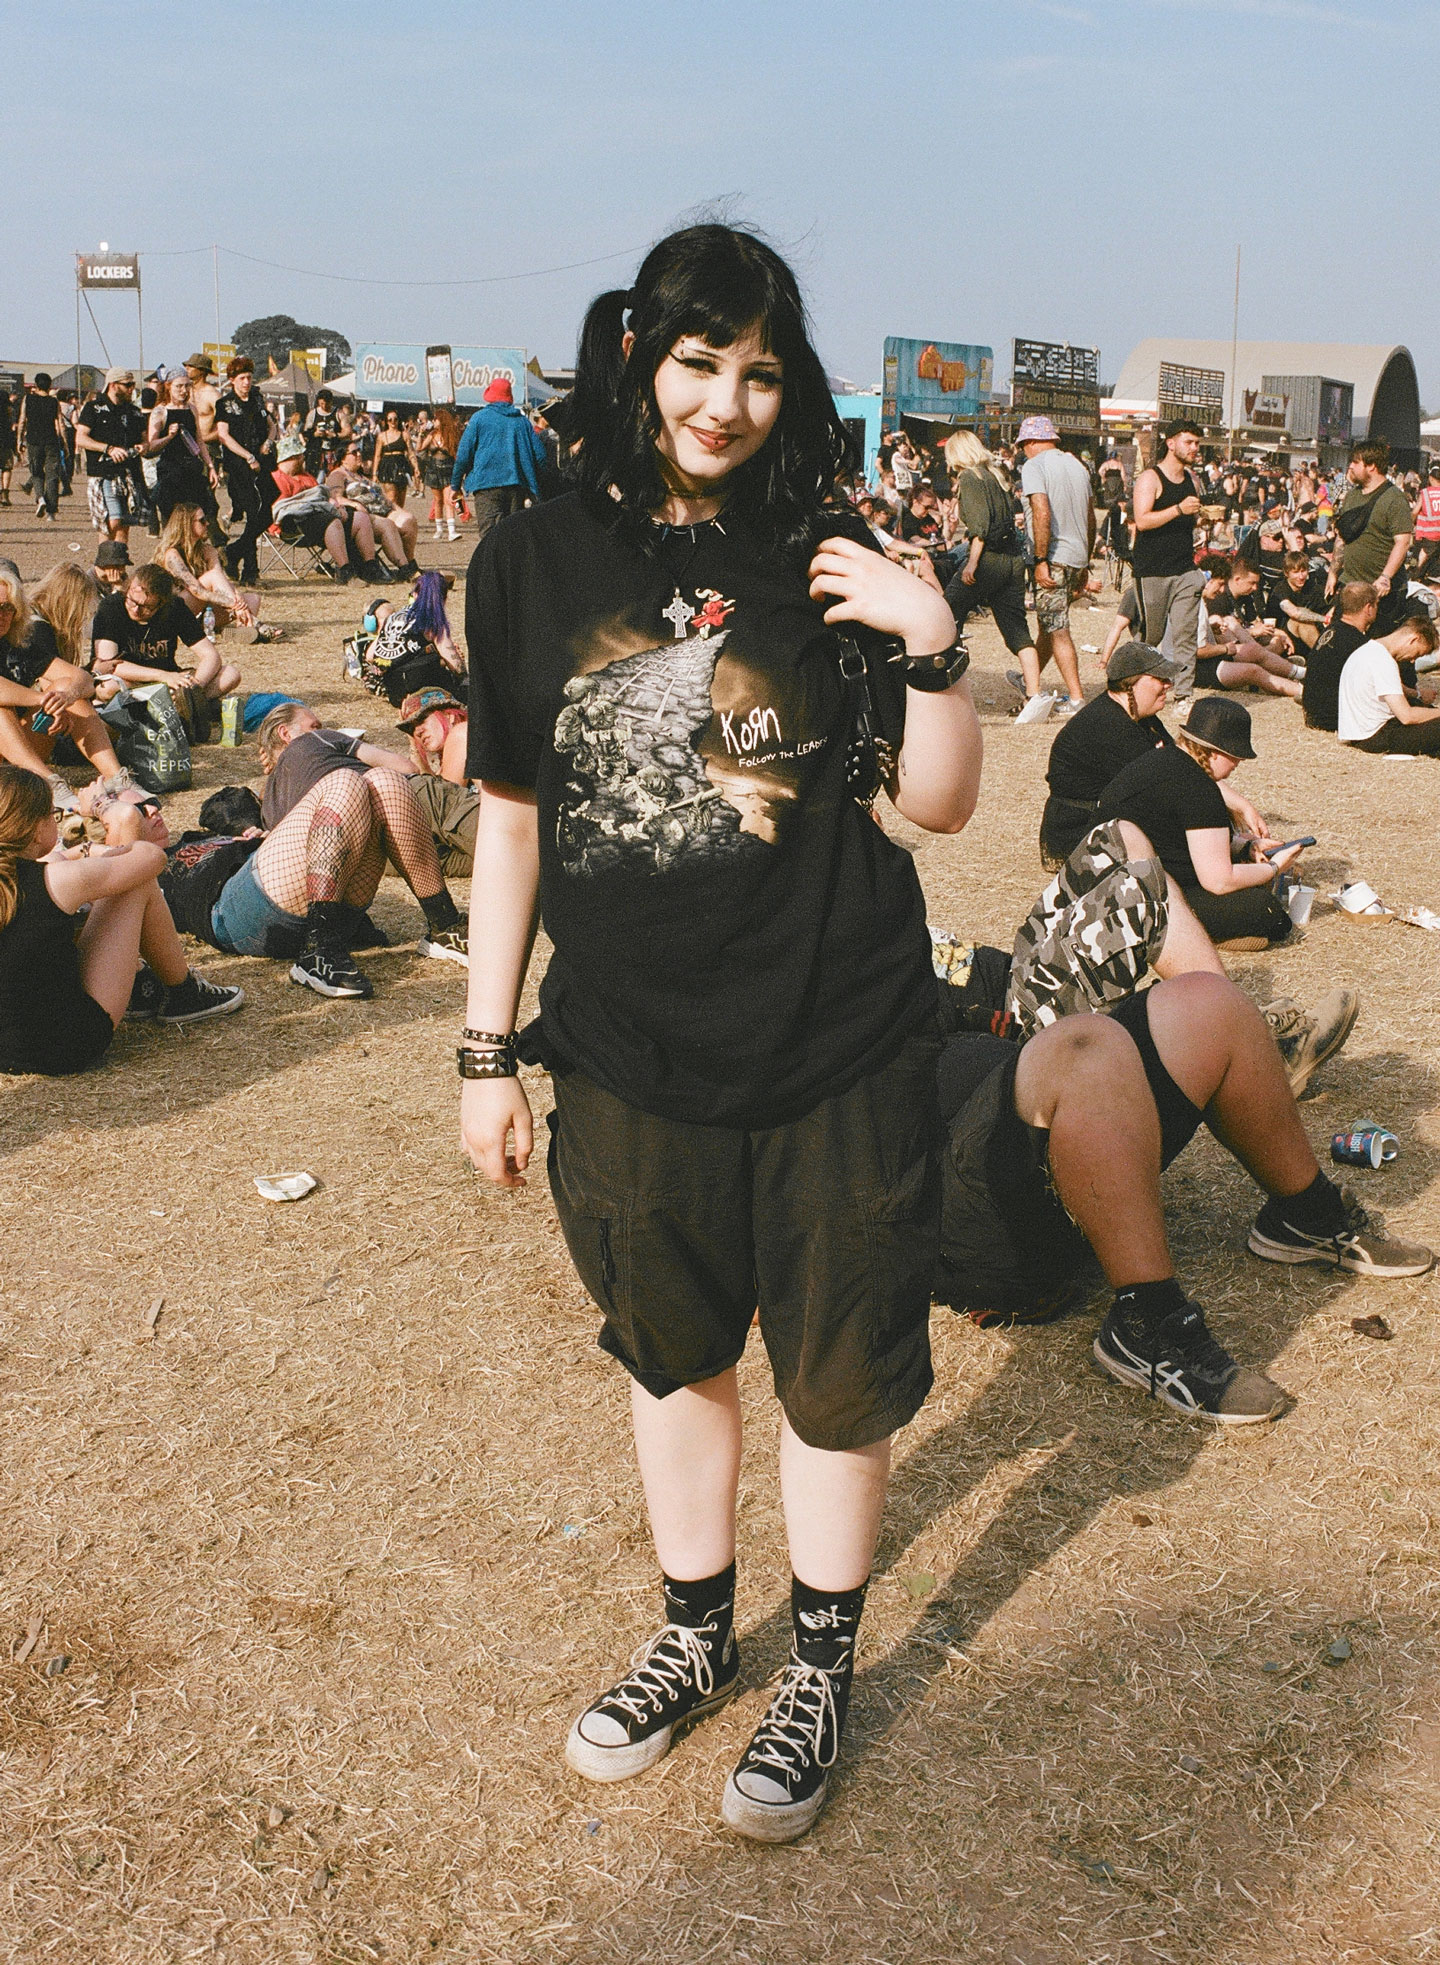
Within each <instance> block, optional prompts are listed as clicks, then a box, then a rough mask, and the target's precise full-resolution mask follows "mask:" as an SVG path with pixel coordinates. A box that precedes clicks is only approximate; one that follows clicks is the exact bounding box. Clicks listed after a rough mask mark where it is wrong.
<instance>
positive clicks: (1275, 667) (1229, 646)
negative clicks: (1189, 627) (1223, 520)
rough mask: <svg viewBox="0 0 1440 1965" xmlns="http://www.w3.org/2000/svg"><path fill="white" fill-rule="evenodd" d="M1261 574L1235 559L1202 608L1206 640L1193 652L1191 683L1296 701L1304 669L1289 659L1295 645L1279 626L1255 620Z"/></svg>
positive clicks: (1256, 617)
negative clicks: (1207, 631) (1208, 636)
mask: <svg viewBox="0 0 1440 1965" xmlns="http://www.w3.org/2000/svg"><path fill="white" fill-rule="evenodd" d="M1259 588H1260V575H1259V573H1258V572H1257V571H1256V569H1255V568H1254V567H1253V566H1252V565H1251V564H1250V563H1249V561H1248V560H1236V562H1235V564H1234V566H1233V567H1232V568H1231V570H1230V573H1229V576H1228V577H1227V578H1226V579H1225V580H1224V581H1223V583H1222V584H1221V585H1220V587H1219V588H1218V590H1217V591H1216V593H1215V594H1214V596H1213V598H1212V597H1211V596H1210V594H1209V589H1208V588H1207V590H1206V596H1205V608H1206V613H1207V615H1208V618H1209V622H1210V634H1211V639H1210V641H1209V643H1208V645H1206V646H1203V647H1201V648H1200V649H1198V650H1197V651H1196V658H1195V682H1196V685H1197V687H1199V688H1202V689H1258V690H1260V691H1261V693H1262V694H1264V695H1267V696H1292V697H1294V698H1296V700H1297V701H1298V699H1299V696H1300V687H1301V678H1302V677H1303V676H1304V673H1305V671H1304V669H1303V668H1302V667H1301V666H1300V665H1299V664H1297V663H1296V662H1295V661H1294V660H1292V657H1293V655H1294V653H1295V644H1294V642H1293V641H1291V639H1290V637H1289V635H1288V634H1286V633H1285V631H1284V630H1283V629H1282V628H1277V627H1267V626H1266V625H1265V624H1264V623H1263V622H1262V621H1261V619H1260V615H1259V612H1258V608H1259V603H1258V601H1257V600H1256V598H1255V597H1256V595H1257V593H1258V592H1259Z"/></svg>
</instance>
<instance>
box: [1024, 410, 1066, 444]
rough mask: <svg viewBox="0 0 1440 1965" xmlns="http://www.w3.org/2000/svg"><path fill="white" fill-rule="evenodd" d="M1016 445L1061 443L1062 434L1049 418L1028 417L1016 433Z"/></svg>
mask: <svg viewBox="0 0 1440 1965" xmlns="http://www.w3.org/2000/svg"><path fill="white" fill-rule="evenodd" d="M1015 441H1016V443H1059V441H1060V432H1059V431H1058V430H1057V429H1056V428H1055V425H1054V422H1053V421H1052V420H1051V418H1050V417H1048V416H1027V417H1026V418H1025V421H1024V422H1023V423H1022V424H1021V425H1020V428H1019V429H1018V430H1017V431H1016V433H1015Z"/></svg>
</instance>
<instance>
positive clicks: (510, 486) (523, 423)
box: [450, 375, 545, 539]
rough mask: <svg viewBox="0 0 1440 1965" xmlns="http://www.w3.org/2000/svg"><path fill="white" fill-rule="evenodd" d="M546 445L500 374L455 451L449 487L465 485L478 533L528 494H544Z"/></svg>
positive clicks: (489, 387) (486, 393)
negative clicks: (518, 407)
mask: <svg viewBox="0 0 1440 1965" xmlns="http://www.w3.org/2000/svg"><path fill="white" fill-rule="evenodd" d="M544 458H545V445H544V443H543V442H542V441H541V439H540V437H539V436H538V435H537V434H536V432H535V431H534V429H533V428H532V427H531V424H530V419H529V417H528V416H526V415H525V414H524V412H523V411H522V410H518V409H517V408H516V407H515V399H514V396H513V395H512V393H511V389H510V380H509V377H508V376H504V375H497V376H496V378H495V380H494V381H493V382H491V383H490V384H489V385H488V387H487V388H486V390H485V406H484V408H483V409H478V410H477V411H476V412H475V414H474V415H473V416H472V417H471V418H470V421H469V422H468V423H467V424H466V425H465V428H464V430H463V431H462V432H461V436H460V448H459V449H458V450H457V451H456V453H455V468H454V470H453V471H452V472H451V474H450V483H451V487H452V488H453V489H454V490H456V491H459V490H461V489H462V487H463V489H464V491H465V494H466V496H467V497H468V498H469V500H470V504H471V507H472V509H473V511H474V513H475V523H476V525H477V526H478V528H479V531H480V537H481V538H482V539H483V538H484V537H485V534H486V533H487V532H488V531H489V530H490V528H491V526H492V525H494V523H495V521H496V519H503V518H506V517H508V516H509V514H510V513H511V512H518V511H519V510H520V507H521V506H522V505H523V504H524V503H525V500H526V499H527V498H538V497H539V496H540V467H541V464H542V463H543V461H544Z"/></svg>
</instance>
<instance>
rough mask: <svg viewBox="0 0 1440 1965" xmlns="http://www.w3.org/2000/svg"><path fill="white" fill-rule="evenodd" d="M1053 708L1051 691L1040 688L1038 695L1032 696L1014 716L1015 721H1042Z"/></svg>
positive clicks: (1053, 702)
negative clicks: (1017, 714)
mask: <svg viewBox="0 0 1440 1965" xmlns="http://www.w3.org/2000/svg"><path fill="white" fill-rule="evenodd" d="M1054 708H1055V696H1054V693H1053V691H1051V690H1049V689H1042V690H1041V691H1040V694H1039V695H1038V696H1032V697H1031V698H1030V700H1029V702H1028V703H1027V704H1026V705H1025V707H1024V709H1023V710H1021V712H1020V714H1019V716H1017V717H1016V719H1015V721H1016V722H1017V723H1044V722H1045V721H1046V720H1047V718H1048V717H1049V716H1050V714H1051V712H1052V711H1053V710H1054Z"/></svg>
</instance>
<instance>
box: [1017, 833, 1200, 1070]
mask: <svg viewBox="0 0 1440 1965" xmlns="http://www.w3.org/2000/svg"><path fill="white" fill-rule="evenodd" d="M1168 923H1169V909H1168V905H1167V900H1166V885H1165V869H1164V868H1163V867H1162V866H1161V864H1160V862H1159V861H1158V860H1153V859H1152V860H1130V859H1127V857H1126V853H1125V842H1124V839H1123V838H1122V836H1121V832H1120V827H1119V824H1118V822H1117V821H1115V820H1113V819H1109V820H1106V821H1105V822H1104V823H1103V824H1101V825H1098V826H1092V827H1091V829H1090V831H1089V832H1087V833H1086V835H1085V837H1084V838H1083V839H1082V840H1081V842H1080V844H1079V845H1078V846H1077V847H1076V848H1075V850H1074V852H1073V853H1072V854H1071V855H1070V857H1069V859H1068V860H1067V861H1066V862H1065V864H1064V866H1063V867H1061V869H1060V871H1059V873H1057V874H1056V876H1055V878H1054V879H1053V880H1052V881H1051V882H1050V885H1049V886H1048V887H1047V888H1046V889H1045V891H1044V893H1043V894H1042V895H1041V896H1040V898H1039V900H1038V901H1036V903H1035V905H1034V907H1033V908H1031V910H1030V913H1029V916H1028V917H1027V919H1026V920H1025V921H1024V922H1023V923H1022V924H1021V928H1020V932H1019V934H1018V935H1017V936H1016V937H1015V956H1014V960H1013V962H1012V964H1011V969H1010V984H1009V989H1008V991H1007V994H1006V998H1005V1008H1006V1009H1007V1010H1008V1011H1009V1012H1010V1014H1011V1016H1012V1017H1013V1018H1014V1020H1015V1023H1016V1026H1017V1028H1018V1032H1019V1034H1020V1036H1021V1037H1022V1038H1025V1037H1033V1036H1034V1034H1035V1032H1036V1031H1037V1030H1043V1029H1044V1028H1045V1027H1046V1025H1047V1024H1052V1023H1056V1022H1058V1020H1059V1019H1060V1018H1061V1017H1068V1016H1075V1015H1077V1014H1082V1015H1083V1014H1088V1013H1090V1012H1093V1011H1095V1010H1103V1009H1104V1008H1105V1007H1106V1006H1107V1005H1108V1004H1111V1003H1118V1002H1119V1001H1120V1000H1121V998H1122V997H1126V996H1130V995H1132V994H1133V993H1134V991H1135V990H1136V989H1137V988H1138V987H1139V985H1140V983H1141V982H1142V981H1143V979H1144V978H1145V976H1146V975H1147V974H1148V973H1149V971H1150V970H1151V969H1152V968H1153V967H1154V963H1155V958H1156V957H1157V956H1158V955H1159V953H1160V950H1161V948H1162V947H1163V946H1164V942H1165V931H1166V928H1167V926H1168Z"/></svg>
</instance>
